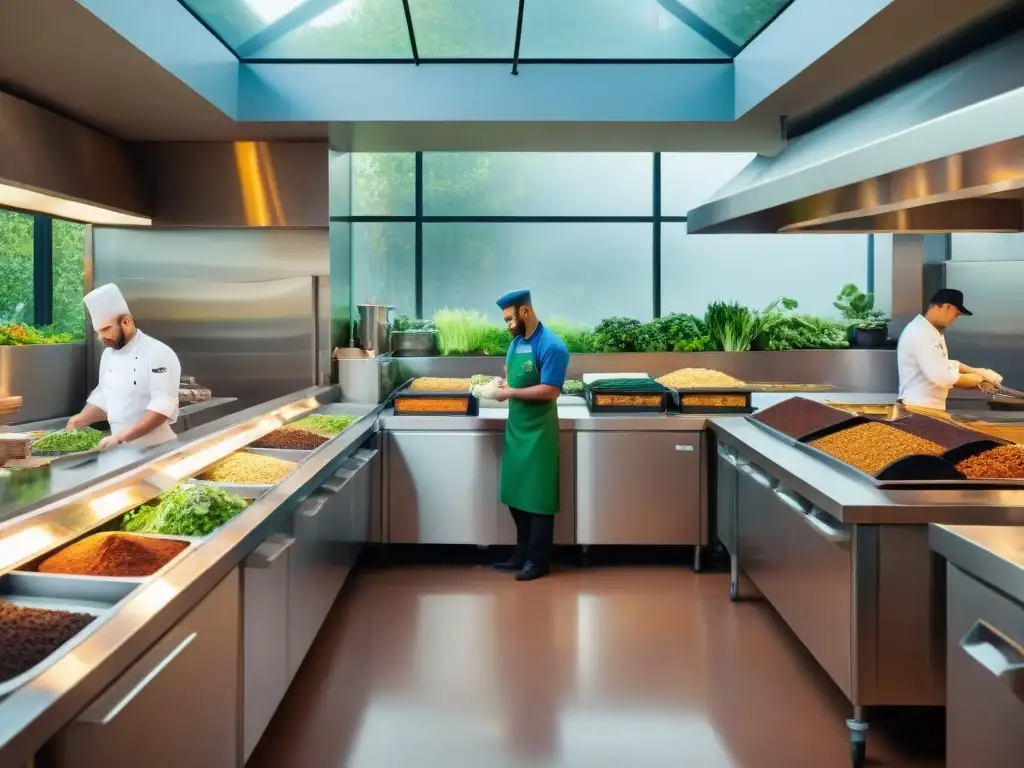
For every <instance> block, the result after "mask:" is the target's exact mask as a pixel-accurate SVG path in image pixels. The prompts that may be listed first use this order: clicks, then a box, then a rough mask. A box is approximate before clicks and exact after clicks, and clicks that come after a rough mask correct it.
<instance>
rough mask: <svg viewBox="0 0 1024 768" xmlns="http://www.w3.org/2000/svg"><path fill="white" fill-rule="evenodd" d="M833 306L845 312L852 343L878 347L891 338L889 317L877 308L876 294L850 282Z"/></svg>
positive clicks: (844, 316)
mask: <svg viewBox="0 0 1024 768" xmlns="http://www.w3.org/2000/svg"><path fill="white" fill-rule="evenodd" d="M833 306H834V307H835V308H836V309H838V310H839V311H840V312H841V313H842V314H843V319H844V320H846V321H847V323H848V324H849V325H848V328H849V330H848V334H849V340H850V343H851V344H855V345H856V346H858V347H869V348H870V347H878V346H881V345H882V344H884V343H885V342H886V340H888V338H889V318H887V317H886V316H885V314H884V313H883V312H881V311H880V310H877V309H875V295H874V294H873V293H862V292H861V290H860V289H859V288H858V287H857V286H856V285H854V284H853V283H849V284H847V285H844V286H843V290H841V291H840V292H839V295H838V296H837V297H836V300H835V301H834V302H833Z"/></svg>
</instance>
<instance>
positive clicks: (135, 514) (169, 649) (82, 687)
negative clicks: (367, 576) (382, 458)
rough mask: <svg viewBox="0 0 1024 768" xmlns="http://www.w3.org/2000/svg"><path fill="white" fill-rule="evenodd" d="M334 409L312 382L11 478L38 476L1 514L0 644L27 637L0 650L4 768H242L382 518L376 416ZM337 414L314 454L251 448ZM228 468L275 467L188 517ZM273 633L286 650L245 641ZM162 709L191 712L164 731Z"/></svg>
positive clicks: (363, 409) (349, 407) (264, 641)
mask: <svg viewBox="0 0 1024 768" xmlns="http://www.w3.org/2000/svg"><path fill="white" fill-rule="evenodd" d="M338 396H339V393H338V391H337V389H336V388H334V387H322V388H311V389H308V390H304V391H301V392H297V393H294V394H292V395H289V396H286V397H282V398H278V399H277V400H274V401H271V402H268V403H265V404H263V405H260V406H256V407H253V408H249V409H247V410H244V411H241V412H239V413H237V414H233V415H231V416H227V417H224V418H222V419H219V420H217V421H215V422H212V423H209V424H206V425H204V426H203V427H199V428H197V429H195V430H192V431H190V432H186V433H184V434H183V435H181V436H179V437H178V438H177V439H176V440H174V441H171V442H169V443H166V444H164V445H161V446H157V447H154V448H150V449H147V450H136V449H133V448H132V447H131V446H122V447H120V448H118V449H115V450H113V451H111V452H109V453H104V454H100V455H94V456H89V457H86V458H85V459H83V460H81V461H77V460H76V461H73V462H70V463H64V462H57V463H54V464H49V465H46V466H43V467H39V468H36V469H31V470H24V471H22V472H21V473H20V475H21V476H22V477H33V476H34V473H36V472H38V480H39V482H38V483H36V484H35V485H34V486H32V488H31V490H32V492H31V493H27V494H22V495H21V496H19V497H18V498H16V499H7V501H8V503H7V505H6V507H5V508H4V510H3V514H2V518H0V584H2V585H3V589H2V593H0V630H3V631H4V632H5V633H6V631H7V628H12V629H16V628H18V627H23V629H21V630H19V631H21V632H22V633H24V632H25V631H27V630H25V629H24V627H28V628H30V629H31V630H32V631H34V632H35V633H36V635H37V636H38V638H39V642H34V643H33V644H32V647H33V648H34V649H35V652H36V654H37V656H39V657H38V658H36V657H32V656H30V655H28V654H26V653H21V652H20V651H18V650H17V647H15V646H13V645H11V644H7V645H5V647H6V648H7V653H6V655H5V657H4V663H3V664H2V665H0V672H2V673H3V679H2V680H0V764H3V765H24V764H28V763H29V762H30V761H31V760H32V759H33V757H34V756H35V757H38V758H39V759H40V761H41V762H42V763H45V764H47V765H55V766H63V767H77V766H85V765H97V764H103V765H106V766H122V765H124V766H127V765H133V764H135V763H134V762H132V761H133V760H134V761H136V762H137V756H138V754H139V753H140V750H141V749H143V747H145V749H149V750H154V749H155V750H159V751H160V753H161V755H162V759H164V758H167V756H177V758H180V760H181V761H182V762H181V763H178V764H184V763H185V762H188V763H190V764H197V765H227V764H232V765H233V764H236V763H238V762H240V761H242V760H244V757H245V756H247V755H248V753H249V752H250V751H251V749H252V747H254V746H255V743H256V741H257V740H258V739H259V736H260V735H261V734H262V731H263V729H264V728H265V727H266V724H267V723H268V722H269V716H270V715H272V713H273V710H274V709H276V707H277V705H278V703H279V702H280V700H281V697H283V695H284V691H285V689H286V688H287V682H288V681H290V679H291V675H293V674H294V671H295V670H296V669H297V668H298V665H299V663H300V662H301V661H302V657H303V656H304V655H305V653H306V651H307V650H308V647H309V644H310V643H311V641H312V638H313V637H314V636H315V635H316V633H317V631H318V630H319V627H320V625H321V624H322V623H323V621H324V619H325V618H326V615H327V611H328V610H329V608H330V606H331V604H332V603H333V601H334V598H335V597H336V596H337V594H338V591H339V590H340V589H341V587H342V585H343V583H344V582H345V579H346V577H347V574H348V572H349V570H350V569H351V567H352V565H353V564H354V562H355V558H356V557H357V556H358V554H359V551H360V549H361V547H362V546H363V544H364V543H365V542H366V541H367V540H368V538H369V536H370V529H371V527H372V526H371V520H370V518H371V516H372V515H373V514H375V513H376V512H375V511H374V510H375V509H379V507H375V505H374V503H373V499H374V498H375V497H378V496H379V486H378V487H377V488H376V489H374V486H373V483H375V482H377V483H379V477H380V472H379V469H378V467H377V464H378V462H379V453H378V444H379V436H378V434H377V424H378V415H379V410H380V407H379V406H378V405H377V404H366V405H360V404H354V403H344V404H342V403H338V402H337V399H338ZM338 413H343V414H345V421H344V423H345V424H346V425H347V426H346V427H345V428H344V429H343V430H342V431H340V432H339V433H337V434H335V435H334V436H332V437H329V438H328V439H327V440H326V441H324V442H323V443H322V444H321V445H320V446H319V447H318V448H317V449H316V450H313V451H303V452H301V455H289V456H288V458H284V457H282V456H280V455H274V453H272V452H270V453H269V455H268V452H265V451H263V452H256V451H250V450H248V447H249V446H250V445H251V444H252V443H253V442H255V441H258V440H260V439H261V438H263V437H265V436H266V435H268V434H270V433H271V432H273V431H275V430H279V429H281V428H283V427H285V426H286V425H289V424H291V423H293V422H295V421H296V420H299V419H304V418H307V417H309V416H311V415H317V416H319V415H327V414H338ZM239 454H241V455H244V456H247V457H253V458H255V459H258V460H264V459H266V460H272V461H274V462H284V461H287V462H289V471H288V472H287V473H282V474H280V475H279V476H278V477H275V479H274V482H267V483H264V484H263V485H262V486H261V487H260V488H259V489H258V492H256V493H244V494H241V496H239V495H235V494H230V493H229V494H227V495H226V496H223V497H217V498H228V499H230V500H231V501H230V502H229V503H228V506H226V507H224V508H218V510H215V509H214V508H213V507H210V510H209V512H204V511H203V509H205V507H204V508H203V509H199V508H197V507H195V506H194V502H195V497H194V496H195V495H196V494H198V497H201V499H200V500H201V501H203V502H204V503H205V502H206V501H208V496H203V495H202V494H203V493H204V492H202V491H201V486H199V485H198V484H196V483H195V482H194V479H195V478H196V477H198V476H201V475H202V474H203V473H204V472H208V471H209V470H210V468H211V467H214V466H216V465H218V464H220V463H222V462H224V461H225V460H228V459H230V457H232V456H237V455H239ZM197 489H200V490H197ZM222 490H223V488H220V489H218V492H219V491H222ZM190 494H192V495H190ZM242 497H246V498H242ZM200 506H202V505H200ZM214 512H216V515H218V516H217V517H209V515H213V514H214ZM196 515H199V518H197V517H196ZM199 519H202V520H203V523H202V525H208V529H206V528H203V527H201V525H200V523H199V522H197V520H199ZM168 526H170V527H171V528H172V529H174V533H171V534H168V533H167V532H166V529H167V527H168ZM197 526H199V527H197ZM183 531H188V532H191V533H195V534H196V535H180V534H182V532H183ZM176 534H179V535H176ZM5 621H6V624H5V623H4V622H5ZM18 622H21V624H18ZM268 627H274V628H280V630H281V632H283V633H284V634H283V635H282V637H283V638H284V639H283V641H282V642H279V643H275V642H272V640H273V637H274V636H275V635H274V634H273V633H267V634H264V633H263V632H262V631H261V632H259V633H256V631H255V630H257V629H260V628H262V629H266V628H268ZM244 628H249V629H250V630H252V631H249V632H243V631H242V630H243V629H244ZM5 637H6V634H5ZM12 637H14V636H12ZM8 639H10V638H8ZM12 648H13V651H12ZM40 649H42V650H41V651H40ZM40 653H41V656H40V655H39V654H40ZM86 660H87V661H86ZM274 670H281V675H279V676H277V677H274V675H273V674H272V673H273V671H274ZM198 678H201V679H203V680H204V685H203V686H202V691H201V693H200V692H198V690H197V689H196V688H195V686H194V685H193V684H192V682H190V681H193V680H195V679H198ZM238 690H243V691H244V696H243V701H242V702H241V704H240V705H239V704H238V699H237V691H238ZM167 706H173V707H174V708H175V709H176V711H180V712H182V713H188V714H187V715H185V714H183V716H182V718H180V722H178V720H177V719H176V721H175V723H174V724H173V725H169V724H168V723H166V718H165V717H161V716H160V713H161V712H165V711H166V710H165V709H164V708H165V707H167ZM185 745H187V746H185ZM86 760H87V761H90V762H83V761H86Z"/></svg>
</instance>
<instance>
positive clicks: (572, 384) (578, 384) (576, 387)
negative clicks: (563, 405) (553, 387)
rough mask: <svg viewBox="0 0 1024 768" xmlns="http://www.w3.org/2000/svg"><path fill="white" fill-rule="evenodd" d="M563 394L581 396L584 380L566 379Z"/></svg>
mask: <svg viewBox="0 0 1024 768" xmlns="http://www.w3.org/2000/svg"><path fill="white" fill-rule="evenodd" d="M562 394H563V395H573V396H575V397H579V396H580V395H582V394H583V382H582V381H577V380H576V379H566V381H565V383H564V384H563V385H562Z"/></svg>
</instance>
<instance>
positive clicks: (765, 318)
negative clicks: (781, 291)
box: [751, 298, 799, 346]
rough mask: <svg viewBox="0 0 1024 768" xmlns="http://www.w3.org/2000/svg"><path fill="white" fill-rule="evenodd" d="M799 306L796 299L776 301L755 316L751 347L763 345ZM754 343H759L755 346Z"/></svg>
mask: <svg viewBox="0 0 1024 768" xmlns="http://www.w3.org/2000/svg"><path fill="white" fill-rule="evenodd" d="M797 306H799V305H798V304H797V301H796V299H786V298H782V299H776V300H775V301H773V302H772V303H771V304H769V305H768V306H767V307H765V308H764V309H763V310H761V311H760V312H758V313H756V314H755V315H754V329H753V332H752V334H751V337H752V344H751V346H758V345H761V344H762V342H763V340H764V339H765V338H766V337H768V336H770V335H771V332H772V329H773V328H775V327H776V326H777V325H779V324H780V323H782V322H783V321H784V320H785V319H786V318H787V317H789V316H790V315H791V313H792V312H793V310H795V309H796V308H797ZM753 342H757V344H754V343H753Z"/></svg>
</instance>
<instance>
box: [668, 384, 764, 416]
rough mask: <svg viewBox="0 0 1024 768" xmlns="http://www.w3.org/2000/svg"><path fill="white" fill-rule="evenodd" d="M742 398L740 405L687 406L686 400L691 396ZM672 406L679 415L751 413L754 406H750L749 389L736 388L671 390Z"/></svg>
mask: <svg viewBox="0 0 1024 768" xmlns="http://www.w3.org/2000/svg"><path fill="white" fill-rule="evenodd" d="M730 395H731V396H733V397H737V398H739V397H742V398H743V404H742V405H696V404H694V405H687V404H686V399H687V398H688V397H693V396H705V397H723V396H730ZM671 396H672V404H673V406H674V408H675V410H678V411H679V413H694V414H699V413H706V414H716V413H746V414H749V413H753V412H754V406H753V405H752V404H751V400H750V398H751V390H750V389H736V388H732V387H729V388H714V387H706V388H704V389H673V390H671Z"/></svg>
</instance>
